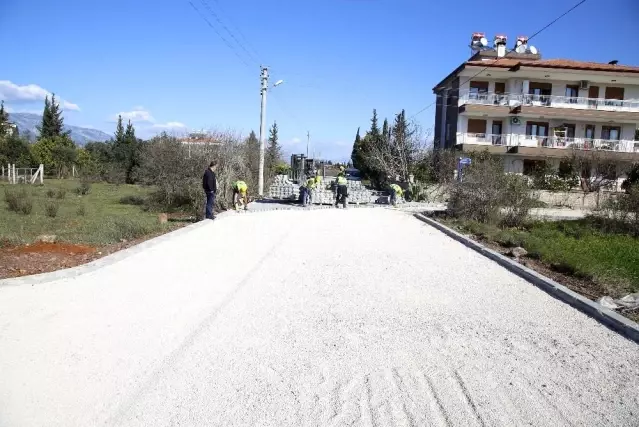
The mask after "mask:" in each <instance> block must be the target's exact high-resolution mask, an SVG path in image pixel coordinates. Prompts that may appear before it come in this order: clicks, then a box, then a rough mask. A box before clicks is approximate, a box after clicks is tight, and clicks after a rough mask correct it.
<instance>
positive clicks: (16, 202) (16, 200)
mask: <svg viewBox="0 0 639 427" xmlns="http://www.w3.org/2000/svg"><path fill="white" fill-rule="evenodd" d="M4 200H5V202H6V203H7V209H8V210H9V211H12V212H17V213H22V214H25V215H29V214H30V213H31V211H32V210H33V200H31V198H29V196H28V194H27V190H26V189H25V188H20V189H19V190H18V189H9V188H5V190H4Z"/></svg>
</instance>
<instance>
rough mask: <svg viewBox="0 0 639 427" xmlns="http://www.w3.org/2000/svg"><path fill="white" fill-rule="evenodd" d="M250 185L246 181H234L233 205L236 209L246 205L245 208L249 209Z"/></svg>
mask: <svg viewBox="0 0 639 427" xmlns="http://www.w3.org/2000/svg"><path fill="white" fill-rule="evenodd" d="M247 194H248V185H246V182H244V181H235V182H234V183H233V206H234V207H235V210H236V211H237V210H239V208H240V206H241V205H244V210H247V209H248V195H247Z"/></svg>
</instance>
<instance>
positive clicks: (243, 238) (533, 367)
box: [0, 209, 639, 426]
mask: <svg viewBox="0 0 639 427" xmlns="http://www.w3.org/2000/svg"><path fill="white" fill-rule="evenodd" d="M0 348H1V349H2V351H1V352H0V378H2V381H0V408H2V410H1V411H0V425H2V426H4V425H8V426H12V425H21V426H41V425H48V426H86V425H96V426H97V425H109V426H113V425H126V426H138V425H139V426H147V425H155V426H164V425H166V426H169V425H211V424H214V425H225V426H233V425H238V426H239V425H261V426H299V425H305V426H307V425H308V426H320V425H322V426H324V425H335V426H337V425H358V426H360V425H361V426H391V425H392V426H394V425H426V424H428V425H442V426H443V425H460V426H462V425H463V426H473V425H512V426H516V425H535V426H563V425H588V426H590V425H592V426H600V425H607V426H609V425H610V426H628V425H634V424H636V420H637V418H636V417H637V413H639V393H637V390H638V389H639V351H638V350H639V348H638V347H637V345H636V344H634V343H632V342H630V341H628V340H626V339H625V338H623V337H621V336H619V335H617V334H615V333H614V332H612V331H610V330H608V329H607V328H605V327H604V326H602V325H600V324H599V323H597V322H596V321H595V320H593V319H591V318H589V317H587V316H585V315H583V314H582V313H580V312H578V311H576V310H574V309H572V308H571V307H569V306H567V305H564V304H562V303H561V302H559V301H557V300H555V299H553V298H552V297H550V296H548V295H547V294H545V293H544V292H542V291H540V290H539V289H537V288H536V287H534V286H533V285H531V284H529V283H527V282H525V281H524V280H522V279H520V278H518V277H517V276H515V275H513V274H511V273H509V272H508V271H506V270H505V269H503V268H501V267H499V266H498V265H496V264H494V263H492V262H491V261H489V260H488V259H486V258H484V257H482V256H481V255H479V254H477V253H475V252H474V251H472V250H469V249H468V248H466V247H465V246H463V245H461V244H460V243H457V242H455V241H453V240H452V239H449V238H448V237H446V236H445V235H443V234H442V233H440V232H438V231H436V230H435V229H433V228H431V227H429V226H427V225H425V224H423V223H421V222H420V221H418V220H416V219H414V218H413V217H412V215H410V214H408V213H403V212H399V211H393V210H390V209H350V210H346V211H343V210H316V211H286V212H262V213H259V214H250V213H248V214H238V215H233V216H229V217H227V218H225V219H223V220H221V221H214V222H211V224H210V225H207V226H205V227H200V228H197V229H196V230H194V231H191V232H189V233H184V234H180V235H179V236H176V237H175V238H174V239H172V240H169V241H167V242H163V243H161V244H158V245H156V246H153V247H151V248H149V249H148V250H146V251H144V252H141V253H137V254H135V255H133V256H131V257H130V258H127V259H124V260H121V261H119V262H118V263H116V264H112V265H109V266H106V267H104V268H102V269H99V270H95V271H92V272H90V273H87V274H84V275H82V276H78V277H75V278H70V279H62V280H57V281H54V282H50V283H44V284H37V285H35V286H7V287H0Z"/></svg>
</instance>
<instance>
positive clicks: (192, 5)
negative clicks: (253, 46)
mask: <svg viewBox="0 0 639 427" xmlns="http://www.w3.org/2000/svg"><path fill="white" fill-rule="evenodd" d="M187 1H188V2H189V4H190V5H191V7H192V8H193V9H194V10H195V11H196V12H197V13H198V14H199V15H200V16H201V17H202V19H204V21H205V22H206V23H207V24H208V25H209V27H211V28H212V29H213V31H215V33H216V34H217V35H218V36H219V37H220V39H222V41H223V42H224V44H225V45H226V46H227V47H228V48H229V49H231V50H232V51H233V53H234V54H235V56H237V57H238V59H239V60H240V61H242V63H243V64H244V65H246V66H247V67H248V68H251V66H250V65H249V63H248V62H246V60H245V59H244V58H243V57H242V56H241V55H240V54H239V53H238V51H237V49H235V48H234V47H233V45H232V44H231V43H230V42H229V41H228V40H227V39H226V38H225V37H224V36H223V35H222V34H221V33H220V32H219V31H218V29H217V28H216V27H215V26H214V25H213V24H212V23H211V21H209V20H208V18H207V17H206V16H204V14H203V13H202V12H201V11H200V9H198V8H197V6H195V5H194V4H193V2H192V1H191V0H187ZM202 1H203V0H202Z"/></svg>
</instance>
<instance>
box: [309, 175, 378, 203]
mask: <svg viewBox="0 0 639 427" xmlns="http://www.w3.org/2000/svg"><path fill="white" fill-rule="evenodd" d="M334 181H335V179H332V180H331V181H322V184H321V185H320V186H319V187H318V188H316V189H315V192H314V193H313V204H333V203H335V193H334V192H333V191H332V190H331V185H332V183H333V182H334ZM347 187H348V203H355V204H360V205H361V204H368V203H372V202H373V201H374V200H373V193H372V192H371V191H370V190H369V189H367V188H366V187H364V185H362V182H361V181H352V180H349V181H348V184H347Z"/></svg>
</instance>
